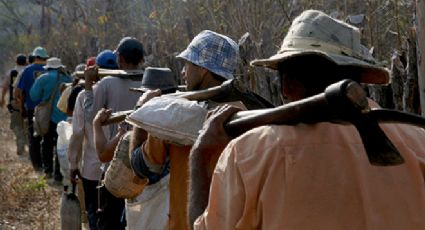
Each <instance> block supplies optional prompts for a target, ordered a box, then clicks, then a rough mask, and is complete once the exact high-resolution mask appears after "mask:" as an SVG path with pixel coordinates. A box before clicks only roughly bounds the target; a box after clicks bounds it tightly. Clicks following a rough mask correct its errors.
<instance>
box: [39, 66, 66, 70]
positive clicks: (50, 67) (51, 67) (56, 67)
mask: <svg viewBox="0 0 425 230" xmlns="http://www.w3.org/2000/svg"><path fill="white" fill-rule="evenodd" d="M65 67H66V66H64V65H60V66H47V65H45V66H43V69H59V68H65Z"/></svg>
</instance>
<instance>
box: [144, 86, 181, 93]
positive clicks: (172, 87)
mask: <svg viewBox="0 0 425 230" xmlns="http://www.w3.org/2000/svg"><path fill="white" fill-rule="evenodd" d="M136 89H137V90H139V91H142V92H146V91H148V90H156V89H159V90H161V91H166V90H173V89H175V90H177V89H178V87H177V86H168V87H159V88H155V87H146V86H141V87H139V88H136Z"/></svg>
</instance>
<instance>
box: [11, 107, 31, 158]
mask: <svg viewBox="0 0 425 230" xmlns="http://www.w3.org/2000/svg"><path fill="white" fill-rule="evenodd" d="M10 129H11V130H12V131H13V133H14V134H15V137H16V152H17V153H18V154H19V155H20V154H23V153H24V152H25V145H27V144H28V135H26V133H27V127H26V126H25V120H24V118H23V117H22V115H21V112H19V111H17V110H14V111H12V112H11V114H10Z"/></svg>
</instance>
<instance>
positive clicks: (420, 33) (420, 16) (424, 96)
mask: <svg viewBox="0 0 425 230" xmlns="http://www.w3.org/2000/svg"><path fill="white" fill-rule="evenodd" d="M416 28H417V54H418V55H417V63H418V81H419V95H420V104H421V114H422V116H424V115H425V63H424V62H423V60H424V58H425V31H424V28H425V0H416Z"/></svg>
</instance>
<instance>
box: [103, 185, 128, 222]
mask: <svg viewBox="0 0 425 230" xmlns="http://www.w3.org/2000/svg"><path fill="white" fill-rule="evenodd" d="M99 196H100V204H99V207H100V208H99V210H98V214H99V222H98V223H97V227H98V229H99V230H121V229H122V230H124V229H125V226H126V221H125V216H124V206H125V203H124V199H122V198H116V197H115V196H113V195H112V194H111V193H110V192H109V191H108V190H107V189H106V188H105V186H102V187H101V188H100V189H99Z"/></svg>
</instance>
